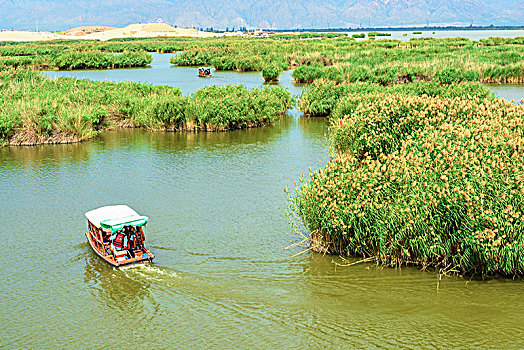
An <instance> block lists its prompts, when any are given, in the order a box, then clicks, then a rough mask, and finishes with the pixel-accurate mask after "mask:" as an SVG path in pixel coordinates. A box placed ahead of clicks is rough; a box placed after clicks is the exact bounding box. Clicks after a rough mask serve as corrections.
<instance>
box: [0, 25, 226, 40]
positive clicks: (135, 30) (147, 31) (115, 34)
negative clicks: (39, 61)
mask: <svg viewBox="0 0 524 350" xmlns="http://www.w3.org/2000/svg"><path fill="white" fill-rule="evenodd" d="M95 28H99V29H101V28H103V30H96V29H95ZM222 35H223V34H221V33H210V32H202V31H199V30H196V29H186V28H175V27H172V26H170V25H168V24H166V23H143V24H142V23H137V24H130V25H128V26H127V27H124V28H114V29H112V28H111V27H103V26H90V27H77V28H73V29H70V30H68V31H66V32H63V33H50V32H26V31H17V30H15V31H3V32H0V41H46V40H57V39H62V40H64V39H81V40H84V39H85V40H89V39H91V40H93V39H95V40H96V39H98V40H102V41H105V40H110V39H116V38H154V37H179V36H191V37H201V38H203V37H212V36H222Z"/></svg>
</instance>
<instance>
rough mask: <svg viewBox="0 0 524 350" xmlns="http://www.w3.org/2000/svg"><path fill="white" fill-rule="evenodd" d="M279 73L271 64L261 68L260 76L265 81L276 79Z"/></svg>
mask: <svg viewBox="0 0 524 350" xmlns="http://www.w3.org/2000/svg"><path fill="white" fill-rule="evenodd" d="M279 75H280V70H279V69H278V68H277V67H275V66H273V65H271V66H267V67H265V68H264V69H262V76H263V77H264V80H265V81H266V82H268V81H278V76H279Z"/></svg>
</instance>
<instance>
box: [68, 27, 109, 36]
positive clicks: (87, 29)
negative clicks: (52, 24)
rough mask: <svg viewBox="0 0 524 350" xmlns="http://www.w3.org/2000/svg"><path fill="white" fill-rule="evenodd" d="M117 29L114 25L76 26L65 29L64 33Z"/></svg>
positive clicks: (98, 31)
mask: <svg viewBox="0 0 524 350" xmlns="http://www.w3.org/2000/svg"><path fill="white" fill-rule="evenodd" d="M112 29H117V28H115V27H105V26H83V27H76V28H73V29H69V30H66V31H65V32H64V33H66V34H67V33H75V32H82V33H86V34H91V33H100V32H105V31H108V30H112Z"/></svg>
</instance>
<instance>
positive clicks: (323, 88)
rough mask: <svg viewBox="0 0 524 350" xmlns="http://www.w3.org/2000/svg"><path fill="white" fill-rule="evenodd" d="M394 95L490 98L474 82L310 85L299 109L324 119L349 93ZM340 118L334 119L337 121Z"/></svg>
mask: <svg viewBox="0 0 524 350" xmlns="http://www.w3.org/2000/svg"><path fill="white" fill-rule="evenodd" d="M371 92H377V93H394V94H403V95H427V96H442V97H460V96H476V97H493V95H492V93H491V90H490V89H489V88H488V87H486V86H484V85H482V84H478V83H462V84H453V85H441V84H439V83H436V82H417V83H412V84H395V85H388V86H381V85H379V84H370V83H353V84H339V85H334V84H329V83H326V84H321V83H318V84H313V85H312V86H311V87H310V88H308V89H307V90H304V92H303V93H302V94H301V95H300V98H299V100H298V107H299V109H300V110H301V111H302V112H304V115H306V116H310V117H323V116H328V115H330V114H331V113H332V111H333V110H334V109H335V108H336V107H337V106H338V105H339V104H341V103H343V97H346V96H348V95H353V94H367V93H371ZM338 118H340V116H337V119H338Z"/></svg>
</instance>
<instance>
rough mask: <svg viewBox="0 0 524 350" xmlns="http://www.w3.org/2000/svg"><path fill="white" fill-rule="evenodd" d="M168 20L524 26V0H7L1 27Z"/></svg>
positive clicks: (220, 24) (1, 6) (0, 8)
mask: <svg viewBox="0 0 524 350" xmlns="http://www.w3.org/2000/svg"><path fill="white" fill-rule="evenodd" d="M158 18H161V19H162V20H163V21H164V22H166V23H169V24H172V25H173V24H174V25H178V26H181V27H191V26H196V27H203V28H209V27H213V28H215V29H225V28H226V27H228V28H232V27H236V28H238V27H241V26H242V27H243V26H245V27H250V28H280V29H281V28H327V27H331V28H347V27H353V28H355V27H359V26H363V27H387V26H425V25H426V24H429V25H469V24H470V23H473V24H474V25H490V24H494V25H524V0H513V1H507V0H302V1H299V0H258V1H248V0H214V1H204V0H151V1H143V0H142V1H139V0H118V1H116V0H93V1H91V0H75V1H71V0H61V1H58V0H42V1H34V0H7V1H5V0H3V1H0V29H2V28H5V29H33V30H34V29H36V24H37V21H38V26H39V29H40V30H65V29H69V28H72V27H75V26H80V25H106V26H115V27H123V26H125V25H127V24H130V23H137V22H153V21H156V20H157V19H158Z"/></svg>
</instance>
